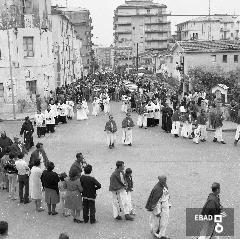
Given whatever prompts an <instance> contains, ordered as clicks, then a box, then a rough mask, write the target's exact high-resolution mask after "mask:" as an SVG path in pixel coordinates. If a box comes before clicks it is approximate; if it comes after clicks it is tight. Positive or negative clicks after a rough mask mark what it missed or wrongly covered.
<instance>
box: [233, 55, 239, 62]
mask: <svg viewBox="0 0 240 239" xmlns="http://www.w3.org/2000/svg"><path fill="white" fill-rule="evenodd" d="M234 63H238V55H234Z"/></svg>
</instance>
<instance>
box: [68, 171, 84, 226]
mask: <svg viewBox="0 0 240 239" xmlns="http://www.w3.org/2000/svg"><path fill="white" fill-rule="evenodd" d="M64 188H66V189H67V192H66V196H65V208H68V209H70V210H71V212H72V216H73V221H74V222H76V223H82V222H83V220H80V213H81V210H82V196H81V192H82V191H83V188H82V185H81V182H80V178H79V174H78V171H77V170H72V171H71V173H70V174H69V179H67V180H66V181H65V182H64Z"/></svg>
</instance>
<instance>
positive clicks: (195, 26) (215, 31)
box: [177, 15, 240, 41]
mask: <svg viewBox="0 0 240 239" xmlns="http://www.w3.org/2000/svg"><path fill="white" fill-rule="evenodd" d="M239 30H240V20H239V18H238V17H235V16H228V15H226V16H218V15H215V16H211V17H199V18H196V19H192V20H189V21H186V22H182V23H179V24H177V40H179V41H186V40H205V41H208V40H210V41H211V40H238V39H239V37H240V35H239Z"/></svg>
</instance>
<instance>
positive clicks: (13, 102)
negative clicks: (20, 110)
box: [5, 0, 16, 120]
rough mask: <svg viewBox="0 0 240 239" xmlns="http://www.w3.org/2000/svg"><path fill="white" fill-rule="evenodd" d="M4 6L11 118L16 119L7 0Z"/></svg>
mask: <svg viewBox="0 0 240 239" xmlns="http://www.w3.org/2000/svg"><path fill="white" fill-rule="evenodd" d="M5 6H6V11H7V38H8V57H9V71H10V80H11V88H12V104H13V119H14V120H15V119H16V110H15V98H14V89H13V72H12V56H11V43H10V33H9V12H8V10H9V9H8V7H7V0H5Z"/></svg>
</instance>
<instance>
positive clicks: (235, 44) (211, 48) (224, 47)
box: [173, 41, 240, 52]
mask: <svg viewBox="0 0 240 239" xmlns="http://www.w3.org/2000/svg"><path fill="white" fill-rule="evenodd" d="M177 45H179V46H180V47H181V48H182V49H183V50H184V52H222V51H240V41H178V42H177V43H176V44H175V45H174V46H173V49H175V47H176V46H177Z"/></svg>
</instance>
